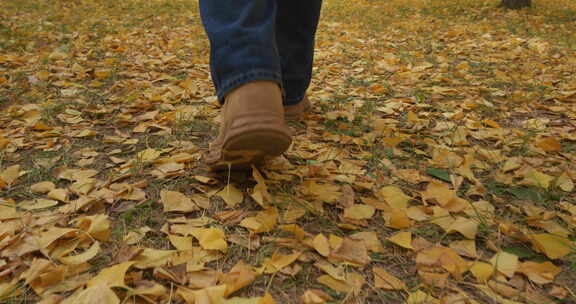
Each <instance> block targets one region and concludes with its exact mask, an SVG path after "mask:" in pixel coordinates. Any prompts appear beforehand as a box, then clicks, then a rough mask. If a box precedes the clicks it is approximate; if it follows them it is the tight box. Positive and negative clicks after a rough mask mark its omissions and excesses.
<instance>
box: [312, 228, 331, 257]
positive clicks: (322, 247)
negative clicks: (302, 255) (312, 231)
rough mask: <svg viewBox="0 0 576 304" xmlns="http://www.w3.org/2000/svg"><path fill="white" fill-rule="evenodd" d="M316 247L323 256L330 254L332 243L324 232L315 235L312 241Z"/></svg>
mask: <svg viewBox="0 0 576 304" xmlns="http://www.w3.org/2000/svg"><path fill="white" fill-rule="evenodd" d="M312 244H313V245H314V249H316V251H317V252H318V253H319V254H321V255H322V256H325V257H327V256H328V255H329V254H330V243H329V242H328V238H326V236H324V234H322V233H320V234H318V235H316V236H315V237H314V240H313V241H312Z"/></svg>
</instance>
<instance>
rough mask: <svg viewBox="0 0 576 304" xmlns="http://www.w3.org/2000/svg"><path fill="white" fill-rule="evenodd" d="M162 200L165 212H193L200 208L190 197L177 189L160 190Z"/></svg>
mask: <svg viewBox="0 0 576 304" xmlns="http://www.w3.org/2000/svg"><path fill="white" fill-rule="evenodd" d="M160 200H161V201H162V204H163V206H164V212H192V211H196V210H199V209H200V208H198V206H196V204H194V202H192V200H191V199H190V198H189V197H187V196H186V195H184V194H182V193H180V192H177V191H167V190H162V191H160Z"/></svg>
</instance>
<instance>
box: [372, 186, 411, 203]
mask: <svg viewBox="0 0 576 304" xmlns="http://www.w3.org/2000/svg"><path fill="white" fill-rule="evenodd" d="M378 194H379V195H380V197H381V198H382V199H383V200H384V201H385V202H386V203H388V205H389V206H390V207H392V208H393V209H395V208H398V209H406V208H408V201H410V199H412V198H411V197H410V196H408V195H406V194H404V191H402V190H401V189H400V188H398V187H396V186H386V187H383V188H382V189H380V191H379V192H378Z"/></svg>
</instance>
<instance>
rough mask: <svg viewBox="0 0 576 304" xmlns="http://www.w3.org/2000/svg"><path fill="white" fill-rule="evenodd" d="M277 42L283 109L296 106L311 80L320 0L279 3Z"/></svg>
mask: <svg viewBox="0 0 576 304" xmlns="http://www.w3.org/2000/svg"><path fill="white" fill-rule="evenodd" d="M277 2H278V13H277V15H276V42H277V45H278V51H279V53H280V59H281V66H282V83H283V87H284V92H285V99H284V105H285V106H292V105H296V104H298V103H299V102H300V101H301V100H302V99H303V98H304V97H305V94H306V90H307V89H308V86H309V85H310V79H311V77H312V64H313V57H314V41H315V35H316V28H317V27H318V20H319V19H320V9H321V6H322V0H289V1H287V0H278V1H277Z"/></svg>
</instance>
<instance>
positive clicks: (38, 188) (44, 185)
mask: <svg viewBox="0 0 576 304" xmlns="http://www.w3.org/2000/svg"><path fill="white" fill-rule="evenodd" d="M54 189H56V186H55V185H54V183H53V182H40V183H36V184H34V185H32V186H30V191H32V192H33V193H36V194H46V193H48V192H50V191H52V190H54Z"/></svg>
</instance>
